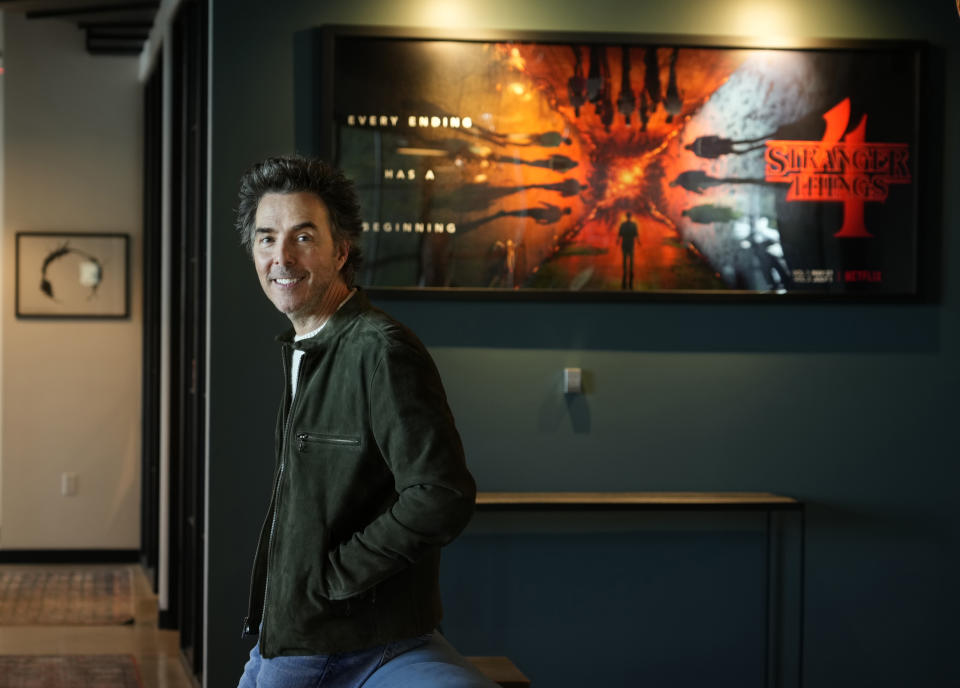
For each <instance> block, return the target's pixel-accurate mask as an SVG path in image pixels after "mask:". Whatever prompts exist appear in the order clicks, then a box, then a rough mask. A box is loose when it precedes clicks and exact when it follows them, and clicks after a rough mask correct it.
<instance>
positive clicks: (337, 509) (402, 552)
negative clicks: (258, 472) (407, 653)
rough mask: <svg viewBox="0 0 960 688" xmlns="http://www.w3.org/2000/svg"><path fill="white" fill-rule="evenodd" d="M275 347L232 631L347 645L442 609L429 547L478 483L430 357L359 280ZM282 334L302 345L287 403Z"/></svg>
mask: <svg viewBox="0 0 960 688" xmlns="http://www.w3.org/2000/svg"><path fill="white" fill-rule="evenodd" d="M278 339H279V340H280V341H281V343H282V346H283V366H284V380H285V384H284V388H285V393H284V400H283V403H282V404H281V408H280V413H279V416H278V418H277V430H276V451H277V463H276V469H275V472H274V481H273V485H274V486H273V493H272V496H271V498H270V507H269V510H268V511H267V517H266V519H265V521H264V524H263V529H262V531H261V534H260V541H259V543H258V545H257V554H256V557H255V560H254V567H253V574H252V577H251V592H250V608H249V615H248V617H247V618H246V619H245V620H244V634H245V635H255V634H256V633H257V628H258V626H259V625H260V623H261V621H262V628H261V630H260V653H261V655H262V656H263V657H275V656H278V655H297V654H328V653H333V652H346V651H350V650H358V649H363V648H367V647H372V646H374V645H379V644H382V643H386V642H390V641H393V640H398V639H401V638H407V637H411V636H415V635H420V634H423V633H427V632H429V631H431V630H432V629H433V628H434V627H435V626H436V625H437V623H438V622H439V621H440V616H441V606H440V593H439V587H438V569H439V562H440V547H441V546H442V545H445V544H446V543H448V542H450V541H451V540H453V538H455V537H456V536H457V535H458V534H459V533H460V531H461V530H463V528H464V527H465V526H466V524H467V522H468V521H469V520H470V517H471V515H472V513H473V507H474V500H475V497H476V486H475V484H474V481H473V478H472V477H471V475H470V473H469V471H468V470H467V467H466V463H465V460H464V455H463V446H462V444H461V442H460V437H459V435H458V433H457V430H456V427H455V425H454V421H453V416H452V414H451V413H450V409H449V407H448V406H447V401H446V395H445V394H444V391H443V386H442V384H441V382H440V376H439V374H438V372H437V369H436V366H435V365H434V363H433V360H432V359H431V358H430V355H429V354H428V353H427V351H426V349H425V348H424V347H423V345H422V344H421V343H420V341H419V340H418V339H417V338H416V336H414V334H413V333H412V332H410V331H409V330H408V329H406V328H405V327H404V326H403V325H401V324H400V323H398V322H396V321H395V320H393V319H391V318H390V317H389V316H388V315H386V314H385V313H383V312H382V311H380V310H378V309H376V308H373V307H372V306H371V305H370V303H369V301H368V300H367V298H366V295H365V294H364V293H363V292H362V291H358V292H357V293H355V294H354V295H353V297H351V298H350V299H349V300H348V301H347V302H346V303H345V304H344V305H343V306H342V307H341V308H340V310H339V311H337V313H336V314H335V315H333V316H332V317H331V319H330V320H329V321H328V322H327V324H326V326H325V327H324V328H323V329H322V330H321V331H320V333H319V334H317V335H316V336H315V337H312V338H310V339H306V340H303V341H300V342H296V343H294V342H293V341H292V340H293V333H292V331H291V332H288V333H287V334H286V335H282V336H281V337H279V338H278ZM293 347H299V348H302V349H303V350H304V352H305V353H304V356H303V359H302V360H301V363H300V370H299V375H298V383H297V393H296V398H295V399H294V400H293V402H292V405H291V403H290V373H289V369H290V359H291V352H292V349H293Z"/></svg>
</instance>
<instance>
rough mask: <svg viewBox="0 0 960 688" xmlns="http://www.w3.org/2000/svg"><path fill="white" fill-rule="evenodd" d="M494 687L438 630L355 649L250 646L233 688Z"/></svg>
mask: <svg viewBox="0 0 960 688" xmlns="http://www.w3.org/2000/svg"><path fill="white" fill-rule="evenodd" d="M358 686H364V688H408V687H409V688H415V687H417V686H423V687H424V688H496V684H495V683H493V682H492V681H490V680H489V679H487V678H486V677H484V676H483V675H482V674H481V673H480V672H479V671H477V670H476V669H475V668H474V667H473V665H472V664H470V662H468V661H467V660H466V659H464V658H463V657H462V656H460V654H459V653H458V652H457V651H456V650H454V649H453V647H452V646H451V645H450V643H448V642H447V641H446V639H445V638H444V637H443V636H442V635H440V634H439V633H436V632H435V633H431V634H429V635H425V636H420V637H417V638H410V639H407V640H398V641H396V642H393V643H388V644H386V645H379V646H377V647H373V648H370V649H367V650H358V651H357V652H342V653H338V654H332V655H303V656H297V657H274V658H272V659H263V658H262V657H261V656H260V644H259V643H258V644H257V645H254V647H253V649H252V650H250V659H249V661H247V664H246V666H245V667H244V668H243V676H242V677H240V684H239V685H238V686H237V688H356V687H358Z"/></svg>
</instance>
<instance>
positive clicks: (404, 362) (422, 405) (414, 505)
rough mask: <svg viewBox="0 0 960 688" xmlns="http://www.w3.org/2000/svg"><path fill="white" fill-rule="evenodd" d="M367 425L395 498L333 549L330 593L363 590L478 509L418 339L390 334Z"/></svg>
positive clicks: (449, 536) (338, 595)
mask: <svg viewBox="0 0 960 688" xmlns="http://www.w3.org/2000/svg"><path fill="white" fill-rule="evenodd" d="M369 413H370V425H371V428H372V432H373V436H374V439H375V440H376V443H377V446H378V448H379V450H380V453H381V454H382V455H383V457H384V460H385V461H386V463H387V466H388V467H389V468H390V471H391V472H392V473H393V480H394V489H395V491H396V493H397V495H398V497H397V499H396V501H395V502H394V504H393V505H392V507H391V508H389V509H388V510H387V511H385V512H384V513H382V514H380V515H379V516H378V517H377V518H376V519H375V520H374V521H373V522H371V523H370V524H369V525H367V526H366V527H365V528H364V529H363V530H362V531H361V532H358V533H354V535H353V536H352V537H351V538H350V539H349V540H347V541H346V542H343V543H342V544H340V545H339V546H338V547H336V548H334V549H332V550H331V551H330V553H329V555H328V558H329V562H328V564H329V566H328V567H327V571H326V574H325V582H326V587H327V592H328V594H329V597H330V599H345V598H348V597H352V596H354V595H359V594H361V593H363V592H365V591H367V590H369V589H370V588H372V587H373V586H375V585H377V584H378V583H380V582H381V581H383V580H385V579H387V578H389V577H390V576H391V575H393V574H395V573H397V572H398V571H400V570H402V569H404V568H406V567H408V566H410V565H411V564H412V563H414V562H415V561H417V560H418V559H419V558H420V557H421V556H422V555H423V553H424V552H426V551H427V550H428V549H431V548H438V547H441V546H443V545H445V544H447V543H448V542H450V541H451V540H453V539H454V538H455V537H456V536H457V535H459V533H460V532H461V531H462V530H463V529H464V527H466V525H467V522H468V521H469V520H470V517H471V516H472V515H473V509H474V503H475V499H476V485H475V483H474V480H473V477H472V476H471V475H470V472H469V471H468V470H467V466H466V460H465V458H464V453H463V445H462V443H461V441H460V436H459V434H458V433H457V429H456V426H455V424H454V420H453V414H452V413H451V412H450V409H449V407H448V405H447V399H446V395H445V393H444V391H443V385H442V383H441V382H440V375H439V373H438V372H437V369H436V366H435V365H434V363H433V360H432V359H431V358H430V355H429V354H428V353H427V352H426V350H425V349H424V348H423V347H422V345H419V343H418V342H417V343H414V342H405V341H401V342H393V343H391V344H390V345H389V346H388V347H387V349H386V351H385V352H384V354H383V357H382V358H381V360H380V361H379V363H378V365H377V366H376V370H375V372H374V373H373V376H372V379H371V382H370V388H369Z"/></svg>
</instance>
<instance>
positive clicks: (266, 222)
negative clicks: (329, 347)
mask: <svg viewBox="0 0 960 688" xmlns="http://www.w3.org/2000/svg"><path fill="white" fill-rule="evenodd" d="M346 259H347V247H346V246H344V245H342V244H341V245H337V244H335V243H334V241H333V234H332V232H331V226H330V213H329V212H328V211H327V206H326V205H325V204H324V202H323V201H321V200H320V198H319V197H318V196H317V195H316V194H313V193H310V192H308V191H301V192H297V193H268V194H264V195H263V198H261V199H260V203H259V205H258V206H257V214H256V219H255V221H254V236H253V262H254V265H256V268H257V275H258V276H259V278H260V286H261V287H263V291H264V293H265V294H266V295H267V298H268V299H270V301H272V302H273V305H274V306H276V307H277V310H279V311H280V312H281V313H285V314H286V315H287V317H288V318H290V321H291V322H292V323H293V324H294V326H295V327H297V325H298V323H299V324H306V323H309V322H310V321H311V320H312V319H313V318H314V317H316V316H318V315H320V314H321V313H322V312H323V309H324V308H325V307H326V306H328V305H329V304H325V303H324V296H325V295H327V294H328V292H329V291H330V287H331V285H335V286H336V287H337V288H339V287H343V286H344V285H343V278H342V277H341V275H340V268H342V267H343V264H344V262H346ZM334 291H337V289H334ZM335 305H336V304H335ZM297 331H298V332H299V331H300V327H297Z"/></svg>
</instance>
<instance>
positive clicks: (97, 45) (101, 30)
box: [0, 0, 160, 55]
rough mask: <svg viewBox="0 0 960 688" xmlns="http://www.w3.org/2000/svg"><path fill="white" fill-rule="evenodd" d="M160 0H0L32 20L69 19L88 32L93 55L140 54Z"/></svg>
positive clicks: (4, 7)
mask: <svg viewBox="0 0 960 688" xmlns="http://www.w3.org/2000/svg"><path fill="white" fill-rule="evenodd" d="M159 6H160V0H0V10H3V11H6V12H21V13H23V14H24V15H25V16H26V17H27V19H30V20H32V21H67V22H70V23H71V24H74V25H76V27H77V28H78V29H80V30H81V31H83V32H84V33H85V34H86V45H87V52H89V53H90V54H91V55H138V54H140V51H141V49H142V48H143V44H144V42H145V41H146V40H147V36H148V35H149V34H150V27H151V26H153V19H154V16H155V15H156V13H157V8H159Z"/></svg>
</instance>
